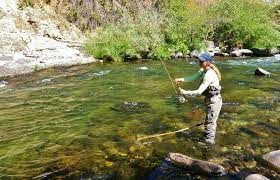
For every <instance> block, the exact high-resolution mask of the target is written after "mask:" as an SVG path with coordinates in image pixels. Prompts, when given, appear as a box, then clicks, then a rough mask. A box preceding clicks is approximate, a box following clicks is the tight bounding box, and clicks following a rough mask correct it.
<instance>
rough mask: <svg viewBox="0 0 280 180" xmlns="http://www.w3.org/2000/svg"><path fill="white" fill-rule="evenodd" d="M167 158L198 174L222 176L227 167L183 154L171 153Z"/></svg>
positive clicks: (176, 164)
mask: <svg viewBox="0 0 280 180" xmlns="http://www.w3.org/2000/svg"><path fill="white" fill-rule="evenodd" d="M167 159H168V160H170V161H171V163H172V164H174V165H175V166H178V167H180V168H183V169H185V170H187V171H190V172H193V173H196V174H203V175H206V176H221V175H224V174H225V169H224V168H223V167H222V166H221V165H219V164H215V163H212V162H208V161H202V160H197V159H193V158H190V157H188V156H185V155H183V154H179V153H169V154H168V157H167Z"/></svg>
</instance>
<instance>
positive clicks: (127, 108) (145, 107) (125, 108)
mask: <svg viewBox="0 0 280 180" xmlns="http://www.w3.org/2000/svg"><path fill="white" fill-rule="evenodd" d="M110 109H111V110H113V111H117V112H124V113H129V114H133V113H144V112H148V111H150V109H151V107H150V105H149V104H148V103H146V102H127V101H125V102H123V103H120V104H116V105H115V106H114V107H111V108H110Z"/></svg>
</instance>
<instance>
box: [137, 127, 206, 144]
mask: <svg viewBox="0 0 280 180" xmlns="http://www.w3.org/2000/svg"><path fill="white" fill-rule="evenodd" d="M203 124H204V123H199V124H196V125H194V126H192V127H187V128H184V129H180V130H177V131H171V132H167V133H162V134H154V135H150V136H145V137H142V138H138V139H137V140H136V141H137V142H139V141H142V140H145V139H150V138H157V137H161V136H166V135H170V134H176V133H178V132H183V131H186V130H189V129H192V128H194V127H198V126H201V125H203Z"/></svg>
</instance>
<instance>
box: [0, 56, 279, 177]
mask: <svg viewBox="0 0 280 180" xmlns="http://www.w3.org/2000/svg"><path fill="white" fill-rule="evenodd" d="M166 63H167V67H168V69H169V71H170V73H171V74H172V75H173V76H175V77H182V76H189V75H192V74H193V73H195V72H196V71H197V70H198V66H197V64H196V62H195V61H187V60H182V61H168V62H166ZM216 64H217V66H218V67H219V68H220V70H221V72H222V75H223V77H222V78H223V79H222V82H221V84H222V87H223V91H222V97H223V102H224V105H223V107H222V111H221V114H220V116H219V120H218V128H217V137H216V145H215V146H214V147H213V150H212V152H211V154H210V155H208V157H207V160H211V161H212V162H216V163H219V164H221V165H222V166H224V167H225V168H226V170H227V172H228V173H229V174H238V173H239V174H240V172H241V174H242V172H243V171H244V172H252V173H261V174H263V175H266V176H267V177H270V178H277V174H276V172H275V171H274V170H272V169H270V168H267V167H265V166H263V165H262V164H261V163H259V161H258V158H259V157H260V156H261V155H263V154H265V153H267V152H270V151H273V150H277V149H279V148H280V141H279V135H280V126H279V125H280V123H279V122H280V106H279V104H280V80H279V77H280V59H276V58H259V59H241V60H228V61H217V62H216ZM258 66H260V67H262V68H264V69H266V70H267V71H270V72H271V73H272V76H271V77H270V78H259V77H255V76H254V70H255V69H256V67H258ZM143 67H145V68H143ZM7 81H8V82H9V84H8V86H6V87H3V88H0V178H1V179H2V178H12V179H26V178H30V177H36V178H52V177H61V178H74V177H76V178H77V177H84V178H86V177H91V178H95V179H98V178H99V179H112V178H126V179H127V178H144V179H145V178H147V177H148V176H149V174H150V173H151V172H152V171H153V170H154V169H155V168H156V167H158V166H159V165H160V163H161V161H162V160H163V159H164V158H165V157H166V155H167V153H168V152H178V153H183V154H185V155H188V156H191V157H193V158H199V159H203V160H206V156H205V153H204V147H203V146H202V145H200V143H198V142H199V141H201V140H202V139H203V126H200V127H193V128H191V129H190V130H189V131H186V132H184V133H181V134H176V135H175V136H174V135H170V136H166V137H162V138H157V139H148V140H147V141H144V142H142V143H137V142H136V139H137V137H138V138H139V137H143V136H145V135H151V134H157V133H164V132H169V131H175V130H179V129H182V128H186V127H192V126H194V125H195V124H197V123H200V122H203V119H204V105H203V97H199V98H190V99H189V101H188V102H187V103H184V104H181V103H179V102H178V100H177V99H176V98H174V97H175V92H174V89H173V88H172V86H171V84H170V81H169V79H168V76H167V74H166V72H165V70H164V68H163V66H162V64H161V63H160V61H153V62H151V61H143V62H137V63H122V64H91V65H86V66H75V67H71V68H56V69H49V70H47V71H43V72H38V73H35V74H34V75H32V76H24V77H17V78H13V79H7ZM198 85H199V81H197V82H192V83H184V84H181V86H182V88H184V89H195V88H197V86H198ZM124 102H142V103H144V105H145V106H144V107H140V108H139V109H133V108H132V109H130V110H128V111H127V109H123V105H124ZM141 108H142V109H141ZM241 176H242V175H241ZM193 177H194V178H199V177H198V176H193Z"/></svg>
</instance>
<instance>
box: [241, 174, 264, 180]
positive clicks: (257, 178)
mask: <svg viewBox="0 0 280 180" xmlns="http://www.w3.org/2000/svg"><path fill="white" fill-rule="evenodd" d="M245 180H269V179H268V178H266V177H264V176H263V175H261V174H251V175H249V176H247V177H246V178H245Z"/></svg>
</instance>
